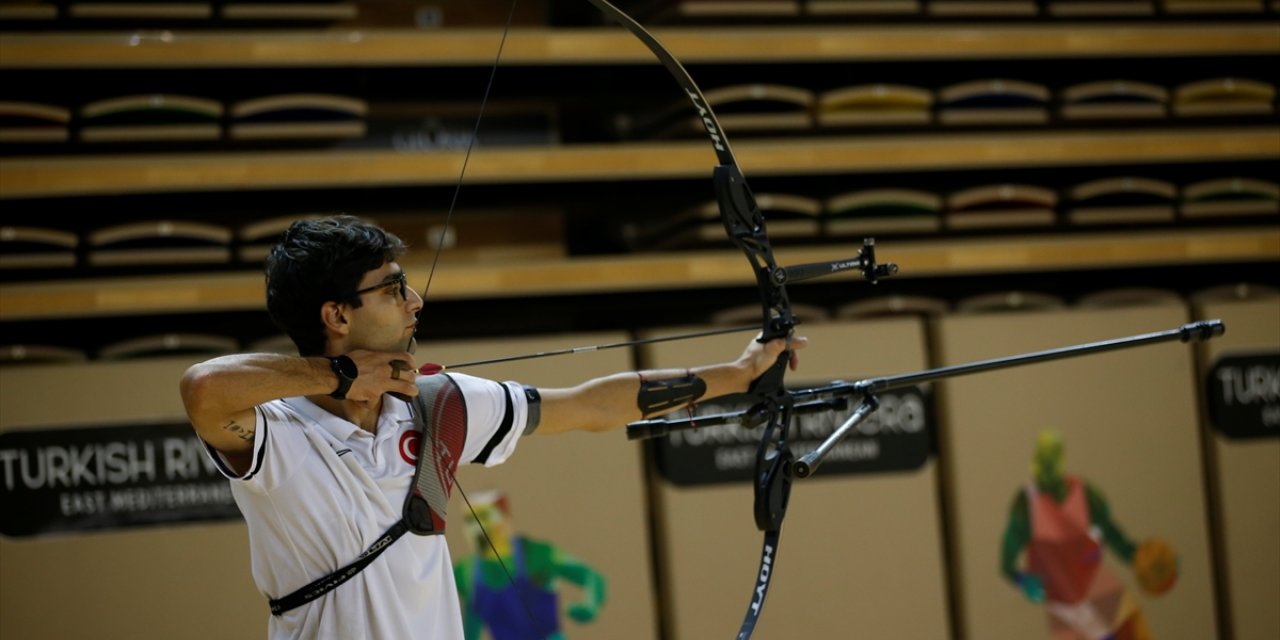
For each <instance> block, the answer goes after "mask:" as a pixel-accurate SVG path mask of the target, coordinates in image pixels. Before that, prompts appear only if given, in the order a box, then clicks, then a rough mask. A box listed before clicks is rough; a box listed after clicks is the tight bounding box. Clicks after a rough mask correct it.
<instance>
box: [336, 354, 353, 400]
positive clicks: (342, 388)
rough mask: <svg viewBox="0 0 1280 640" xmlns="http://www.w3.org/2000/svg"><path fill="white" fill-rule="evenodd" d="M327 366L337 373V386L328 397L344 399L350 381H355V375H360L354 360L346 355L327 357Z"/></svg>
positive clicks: (349, 387) (349, 386)
mask: <svg viewBox="0 0 1280 640" xmlns="http://www.w3.org/2000/svg"><path fill="white" fill-rule="evenodd" d="M329 366H330V367H331V368H333V372H334V373H335V374H337V375H338V388H337V389H334V390H333V393H331V394H329V397H330V398H333V399H334V400H346V399H347V391H349V390H350V389H351V383H352V382H355V381H356V376H358V375H360V370H359V369H357V368H356V363H355V361H354V360H352V359H351V358H348V357H347V356H338V357H336V358H329Z"/></svg>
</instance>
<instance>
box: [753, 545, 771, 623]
mask: <svg viewBox="0 0 1280 640" xmlns="http://www.w3.org/2000/svg"><path fill="white" fill-rule="evenodd" d="M772 567H773V545H765V547H764V561H763V562H761V563H760V578H759V581H758V582H757V583H756V597H755V598H754V599H752V600H751V613H752V615H755V616H759V615H760V607H763V606H764V592H765V590H766V589H768V588H769V572H770V570H771V569H772Z"/></svg>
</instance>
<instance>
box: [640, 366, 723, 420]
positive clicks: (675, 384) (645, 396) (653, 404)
mask: <svg viewBox="0 0 1280 640" xmlns="http://www.w3.org/2000/svg"><path fill="white" fill-rule="evenodd" d="M637 375H639V376H640V392H639V393H638V394H636V405H637V406H639V407H640V412H641V413H642V414H644V415H646V416H647V415H649V414H653V413H663V412H666V411H669V410H671V409H675V408H676V407H680V406H683V405H686V404H691V403H693V402H696V401H697V400H698V398H701V397H702V394H704V393H706V392H707V383H706V381H704V380H703V379H702V378H699V377H698V376H697V375H695V374H694V373H693V372H685V375H683V376H680V377H678V378H665V379H662V380H646V379H645V377H644V374H637Z"/></svg>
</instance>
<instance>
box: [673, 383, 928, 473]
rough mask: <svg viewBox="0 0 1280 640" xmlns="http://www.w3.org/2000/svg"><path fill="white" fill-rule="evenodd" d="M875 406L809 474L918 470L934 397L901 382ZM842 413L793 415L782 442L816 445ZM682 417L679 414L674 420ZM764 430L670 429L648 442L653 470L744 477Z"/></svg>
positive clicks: (798, 449)
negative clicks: (787, 437) (792, 423)
mask: <svg viewBox="0 0 1280 640" xmlns="http://www.w3.org/2000/svg"><path fill="white" fill-rule="evenodd" d="M876 397H877V398H878V399H879V401H880V408H879V409H877V410H876V411H874V412H872V413H871V415H870V416H868V417H867V418H866V419H865V420H863V421H862V422H861V423H859V424H858V425H857V426H855V427H854V429H853V431H851V432H850V433H849V434H847V435H846V436H845V438H844V439H843V440H841V441H840V442H839V443H838V444H836V445H835V447H834V448H832V449H831V451H830V453H828V455H827V456H826V458H824V459H823V462H822V466H821V467H819V468H818V471H817V473H816V474H815V475H834V474H856V473H875V472H886V471H909V470H913V469H918V468H920V467H921V466H922V465H924V463H925V462H926V461H927V460H928V458H929V453H930V436H929V434H930V430H931V427H932V424H933V420H932V415H933V400H932V397H931V396H930V395H929V394H928V393H926V392H925V391H924V390H922V389H920V388H916V387H907V388H903V389H895V390H892V391H884V392H880V393H877V394H876ZM858 400H859V398H851V399H850V407H849V409H848V410H847V411H843V412H840V411H828V412H825V413H814V414H807V415H799V416H795V417H794V418H793V420H794V421H795V427H794V428H793V430H792V431H791V434H792V435H791V439H790V440H789V441H788V444H789V445H790V447H791V450H792V452H793V453H794V454H795V455H796V456H797V457H799V456H801V455H804V454H805V453H808V452H809V451H810V450H812V449H815V448H817V446H818V445H819V444H821V443H822V441H823V440H825V439H826V438H827V436H829V435H831V433H832V432H834V431H835V430H836V429H837V428H838V427H839V426H840V425H841V424H843V423H844V422H845V420H847V419H848V418H849V416H850V415H851V414H852V413H853V410H854V408H855V406H856V405H857V403H858ZM746 408H747V405H745V404H734V405H727V404H719V403H714V402H711V403H705V404H699V405H698V406H697V411H696V412H695V414H694V415H710V414H716V413H727V412H731V411H737V410H742V409H746ZM682 417H684V414H683V412H681V411H677V412H675V413H673V414H672V415H671V418H672V419H679V418H682ZM763 430H764V427H756V428H754V429H747V428H744V427H742V426H741V425H732V424H728V425H714V426H708V427H699V428H696V429H687V430H682V431H675V432H672V433H671V434H670V435H668V436H666V437H664V438H658V439H656V440H654V441H653V445H652V446H653V447H654V451H655V456H656V459H657V464H658V471H659V473H661V474H662V476H663V477H664V478H666V479H667V480H669V481H671V482H672V483H675V484H677V485H682V486H688V485H705V484H719V483H728V482H750V481H751V476H752V473H753V472H754V469H755V462H756V450H757V449H758V448H759V445H760V436H761V434H762V433H763Z"/></svg>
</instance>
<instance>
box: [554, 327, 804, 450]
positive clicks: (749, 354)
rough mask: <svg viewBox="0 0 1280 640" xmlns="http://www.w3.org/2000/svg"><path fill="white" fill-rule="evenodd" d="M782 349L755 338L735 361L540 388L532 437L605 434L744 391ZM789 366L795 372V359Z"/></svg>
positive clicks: (779, 343)
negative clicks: (538, 412) (537, 421)
mask: <svg viewBox="0 0 1280 640" xmlns="http://www.w3.org/2000/svg"><path fill="white" fill-rule="evenodd" d="M806 342H807V341H806V340H805V339H804V338H800V337H797V338H793V339H792V342H791V349H792V350H793V352H794V350H795V349H800V348H803V347H804V346H805V344H806ZM786 349H787V341H786V340H785V339H782V338H778V339H776V340H771V341H769V342H767V343H763V344H761V343H759V342H756V341H754V340H753V341H752V342H751V343H750V344H748V345H747V348H746V350H745V351H743V352H742V355H741V356H739V357H738V359H737V360H734V361H733V362H726V363H722V364H714V365H707V366H701V367H691V368H688V369H655V370H647V371H638V372H628V373H616V374H613V375H609V376H604V377H600V378H595V379H592V380H588V381H586V382H584V383H582V384H580V385H578V386H576V387H569V388H563V389H539V390H538V392H539V394H540V395H541V397H542V407H541V411H542V419H541V423H540V426H539V427H538V429H537V431H535V432H534V433H540V434H550V433H563V432H566V431H608V430H611V429H616V428H618V427H621V426H622V425H625V424H627V423H628V422H634V421H636V420H641V419H644V418H648V417H652V416H655V415H660V414H663V413H667V412H669V411H674V410H676V409H680V408H682V407H684V406H687V405H689V404H692V403H694V402H697V401H698V400H700V399H705V398H715V397H719V396H725V395H729V394H733V393H743V392H745V391H746V390H747V388H748V387H749V386H750V385H751V382H752V381H753V380H755V379H756V378H758V377H760V376H761V375H763V374H764V372H766V371H768V369H769V367H771V366H773V364H774V363H775V362H776V361H777V359H778V357H779V356H780V355H781V354H782V352H783V351H785V350H786ZM790 364H791V366H792V367H793V368H794V366H795V360H794V355H793V359H792V362H791V363H790ZM646 409H648V410H646Z"/></svg>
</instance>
